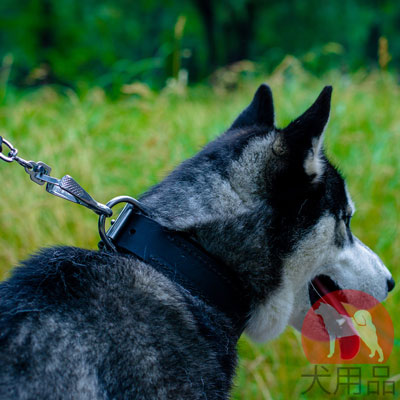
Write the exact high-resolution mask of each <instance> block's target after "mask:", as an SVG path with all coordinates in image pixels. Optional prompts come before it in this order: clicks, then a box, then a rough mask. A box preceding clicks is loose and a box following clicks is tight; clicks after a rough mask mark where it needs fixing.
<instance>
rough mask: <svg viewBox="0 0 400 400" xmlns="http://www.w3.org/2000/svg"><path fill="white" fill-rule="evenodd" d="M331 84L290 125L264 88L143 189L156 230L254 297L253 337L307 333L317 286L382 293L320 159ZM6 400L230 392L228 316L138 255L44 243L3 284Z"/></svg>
mask: <svg viewBox="0 0 400 400" xmlns="http://www.w3.org/2000/svg"><path fill="white" fill-rule="evenodd" d="M330 97H331V88H330V87H326V88H325V89H324V90H323V91H322V93H321V94H320V96H319V97H318V99H317V100H316V102H315V103H314V104H313V105H312V106H311V107H310V108H309V109H308V110H307V111H306V112H305V113H304V114H303V115H302V116H301V117H299V118H297V119H296V120H295V121H293V122H292V123H291V124H290V125H289V126H288V127H287V128H285V129H277V128H276V127H275V126H274V110H273V103H272V94H271V91H270V89H269V88H268V87H267V86H266V85H262V86H261V87H260V88H259V89H258V91H257V93H256V95H255V97H254V99H253V101H252V103H251V104H250V105H249V107H247V108H246V109H245V110H244V111H243V113H242V114H241V115H240V116H239V117H238V118H237V120H236V121H235V122H234V123H233V125H232V126H231V128H230V129H228V131H226V132H225V133H224V134H223V135H221V136H220V137H219V138H218V139H216V140H215V141H214V142H212V143H210V144H209V145H208V146H206V147H205V148H204V149H203V150H202V151H201V152H200V153H198V154H197V155H196V156H194V157H193V158H191V159H189V160H187V161H185V162H183V163H182V164H181V165H180V166H179V167H178V168H177V169H176V170H174V171H173V172H172V173H171V174H170V175H169V176H168V177H166V178H165V179H164V180H163V181H162V182H161V183H160V184H158V185H157V186H155V187H153V188H152V189H150V190H149V191H148V192H147V193H145V194H144V195H143V196H142V197H141V199H140V200H141V201H142V202H143V204H144V205H145V206H146V208H147V209H148V210H150V214H151V216H152V217H153V218H154V219H156V220H157V221H158V222H159V223H161V224H162V225H164V226H166V227H168V228H171V229H175V230H179V231H185V232H189V233H190V234H191V235H192V237H193V238H194V239H195V240H197V241H198V242H199V244H200V245H201V246H202V247H203V248H204V249H206V250H207V251H209V252H210V253H211V254H213V255H215V256H217V257H219V258H220V259H222V260H223V261H224V262H225V263H226V264H227V265H228V266H229V267H230V268H231V269H232V271H233V272H234V273H235V274H236V275H237V277H238V278H239V279H240V281H241V282H242V285H243V288H244V290H245V291H246V295H247V296H250V298H251V300H252V301H251V309H250V310H249V322H248V325H247V327H246V332H247V334H248V335H249V336H250V337H252V338H253V339H255V340H268V339H270V338H272V337H275V336H277V335H279V334H280V333H281V332H282V331H283V330H284V329H285V327H286V326H287V325H288V324H289V323H290V324H292V325H293V326H295V327H296V328H298V329H300V328H301V323H302V320H303V318H304V316H305V313H306V312H307V310H308V309H309V307H310V306H311V304H310V300H309V296H308V285H309V282H310V281H311V280H312V279H313V278H314V277H315V276H316V275H318V274H322V273H323V274H326V275H329V276H330V277H331V278H332V279H333V280H334V281H335V282H336V283H337V284H338V285H339V286H340V287H342V288H345V289H349V288H351V289H359V290H364V291H366V292H368V293H370V294H371V295H373V296H375V297H376V298H378V300H383V299H384V298H385V297H386V295H387V291H388V280H389V279H391V275H390V273H389V271H388V270H387V269H386V268H385V267H384V265H383V264H382V262H381V261H380V259H379V258H378V257H377V256H376V255H375V254H374V253H373V252H372V251H371V250H370V249H368V248H367V247H366V246H365V245H364V244H362V243H361V242H360V241H359V240H358V239H356V238H355V237H354V236H353V235H352V233H351V231H350V226H349V223H348V222H349V219H350V216H351V215H352V213H353V212H354V207H353V205H352V203H351V199H350V197H349V195H348V193H347V189H346V187H345V183H344V181H343V179H342V177H341V176H340V174H339V173H338V172H337V170H336V169H335V168H334V167H333V166H332V165H331V164H330V163H329V161H328V160H327V159H326V157H325V155H324V151H323V145H322V141H323V136H322V134H323V132H324V130H325V127H326V124H327V122H328V119H329V110H330ZM0 313H1V314H0V398H1V399H7V398H21V399H34V398H42V399H45V398H60V399H70V398H71V399H128V398H129V399H156V398H157V399H169V398H172V399H226V398H228V397H229V390H230V387H231V382H232V378H233V374H234V368H235V364H236V350H235V347H236V342H237V339H238V338H237V337H236V336H235V335H234V334H233V333H232V332H233V329H232V326H231V323H230V321H229V320H228V319H227V318H226V317H225V316H224V315H223V314H222V313H221V312H218V311H217V310H216V309H214V308H212V307H211V306H209V305H206V304H204V303H203V302H202V301H201V300H200V299H198V298H195V297H193V296H191V295H190V293H188V292H187V291H186V290H185V289H183V288H182V287H180V286H179V285H177V284H175V283H173V282H171V281H169V280H168V279H167V278H165V277H163V276H162V275H160V274H159V273H158V272H156V271H155V270H154V269H153V268H152V267H151V266H149V265H146V264H143V263H141V262H139V261H138V260H136V259H135V258H134V257H128V256H121V255H117V254H113V255H111V254H106V253H99V252H95V251H89V250H82V249H74V248H64V247H63V248H53V249H48V250H43V251H41V252H40V253H38V254H37V255H36V256H34V257H32V258H31V259H30V260H27V261H25V262H24V263H22V265H21V266H20V267H19V268H16V269H15V272H14V275H13V276H12V277H11V278H10V279H9V280H8V281H7V282H5V283H3V284H2V285H1V286H0Z"/></svg>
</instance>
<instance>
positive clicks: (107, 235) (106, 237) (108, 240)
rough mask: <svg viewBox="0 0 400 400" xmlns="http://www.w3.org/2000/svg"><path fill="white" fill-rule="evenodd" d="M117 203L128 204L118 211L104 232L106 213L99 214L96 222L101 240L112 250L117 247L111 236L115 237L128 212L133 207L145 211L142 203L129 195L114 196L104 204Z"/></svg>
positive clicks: (113, 204) (110, 206) (109, 205)
mask: <svg viewBox="0 0 400 400" xmlns="http://www.w3.org/2000/svg"><path fill="white" fill-rule="evenodd" d="M119 203H128V204H127V205H126V206H125V207H124V208H123V210H122V211H121V212H120V214H119V215H118V217H117V219H116V220H115V222H114V224H113V225H112V226H111V228H110V229H109V230H108V231H107V232H106V229H105V222H106V218H107V215H104V214H102V215H100V217H99V224H98V226H99V235H100V238H101V240H102V241H103V243H104V244H105V245H106V246H107V247H108V248H110V249H111V250H113V251H117V248H116V247H115V245H114V243H113V242H112V238H115V237H116V235H117V232H118V230H119V229H120V228H121V227H122V226H123V224H124V222H125V221H126V219H127V218H128V217H129V215H130V213H131V212H132V209H133V207H136V208H138V209H139V210H140V211H141V212H143V213H144V214H146V211H145V210H144V208H143V205H142V204H141V203H140V202H139V201H137V200H136V199H134V198H133V197H129V196H118V197H114V198H113V199H111V200H110V201H109V202H108V203H107V204H106V206H107V207H109V208H112V207H114V206H115V205H117V204H119ZM132 206H133V207H132Z"/></svg>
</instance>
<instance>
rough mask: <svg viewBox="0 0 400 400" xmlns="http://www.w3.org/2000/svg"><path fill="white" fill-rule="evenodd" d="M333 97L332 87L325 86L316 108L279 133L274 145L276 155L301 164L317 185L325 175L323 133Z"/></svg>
mask: <svg viewBox="0 0 400 400" xmlns="http://www.w3.org/2000/svg"><path fill="white" fill-rule="evenodd" d="M331 96H332V86H325V88H324V89H323V90H322V92H321V93H320V95H319V96H318V98H317V100H316V101H315V102H314V104H313V105H312V106H311V107H310V108H309V109H308V110H307V111H306V112H305V113H304V114H302V115H301V116H300V117H298V118H297V119H296V120H294V121H293V122H291V123H290V124H289V125H288V126H287V127H286V128H285V129H283V130H282V131H280V132H279V133H278V135H277V137H276V140H275V142H274V145H273V150H274V152H275V154H278V155H287V156H288V157H290V159H294V160H295V159H298V160H300V161H301V162H302V164H303V167H304V170H305V172H306V174H308V175H309V176H310V177H311V179H312V180H313V182H317V181H318V179H319V178H320V177H321V175H322V174H323V172H324V163H323V159H322V155H323V154H322V145H323V136H324V135H323V133H324V130H325V127H326V125H327V123H328V120H329V113H330V108H331Z"/></svg>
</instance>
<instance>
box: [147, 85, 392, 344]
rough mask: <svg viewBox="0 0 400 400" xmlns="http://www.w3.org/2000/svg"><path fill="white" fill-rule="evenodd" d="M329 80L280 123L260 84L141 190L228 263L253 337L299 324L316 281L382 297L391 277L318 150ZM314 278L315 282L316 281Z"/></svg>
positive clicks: (172, 224) (165, 220) (166, 220)
mask: <svg viewBox="0 0 400 400" xmlns="http://www.w3.org/2000/svg"><path fill="white" fill-rule="evenodd" d="M331 92H332V89H331V87H325V88H324V89H323V91H322V92H321V94H320V95H319V97H318V98H317V100H316V101H315V103H314V104H313V105H312V106H311V107H310V108H309V109H308V110H307V111H306V112H305V113H304V114H302V115H301V116H300V117H299V118H297V119H296V120H294V121H293V122H292V123H290V124H289V125H288V126H287V127H286V128H284V129H278V128H276V127H275V125H274V108H273V101H272V94H271V90H270V89H269V87H268V86H266V85H262V86H260V88H259V89H258V90H257V92H256V94H255V96H254V99H253V101H252V102H251V104H250V105H249V106H248V107H247V108H246V109H245V110H244V111H243V112H242V113H241V114H240V115H239V117H238V118H237V119H236V120H235V122H234V123H233V124H232V126H231V127H230V128H229V129H228V131H226V132H225V133H224V134H223V135H221V136H220V137H219V138H217V139H216V140H215V141H214V142H212V143H210V144H209V145H208V146H206V147H205V148H204V149H203V150H202V151H201V152H200V153H198V154H197V155H196V156H195V157H193V158H192V159H189V160H187V161H185V162H184V163H183V164H181V165H180V166H179V167H178V168H177V169H176V170H174V171H173V172H172V173H171V174H170V175H169V176H168V177H167V178H166V179H165V180H164V181H162V182H161V183H160V184H159V185H157V186H155V187H154V188H152V189H151V190H150V191H149V192H147V193H146V194H145V195H144V196H143V197H142V199H141V200H142V202H144V203H145V204H146V205H147V206H148V207H149V208H150V209H152V210H155V211H154V215H153V217H154V218H156V219H158V220H159V222H161V223H162V224H164V225H166V226H168V227H169V228H172V229H178V230H183V231H187V232H190V233H191V234H192V235H193V237H194V238H195V239H196V240H197V241H198V242H199V243H200V244H201V245H202V246H203V247H204V248H205V249H206V250H208V251H209V252H210V253H212V254H214V255H216V256H218V257H219V258H220V259H222V260H224V261H225V263H226V264H227V265H228V266H230V267H231V268H232V269H234V270H235V271H236V273H237V275H238V276H239V278H240V279H241V281H242V283H243V287H244V288H245V290H246V291H247V294H248V295H249V296H250V297H251V300H252V309H251V312H250V318H249V323H248V326H247V329H246V332H247V333H248V334H249V335H250V337H252V338H253V339H255V340H257V341H261V340H267V339H270V338H272V337H274V336H276V335H278V334H279V333H281V332H282V331H283V330H284V328H285V327H286V326H287V324H289V323H290V324H292V325H293V326H294V327H296V328H297V329H301V326H302V321H303V319H304V317H305V315H306V312H307V311H308V309H309V308H310V307H311V305H312V302H313V301H315V300H316V297H317V298H318V295H319V294H320V293H318V291H317V290H311V289H310V288H312V287H313V285H312V284H313V282H316V280H318V282H319V283H320V285H322V286H323V287H324V288H325V289H326V290H327V291H329V290H337V289H356V290H362V291H364V292H367V293H369V294H371V295H372V296H374V297H375V298H377V299H378V300H379V301H382V300H384V299H385V297H386V296H387V292H388V290H390V289H391V288H392V287H393V285H394V282H393V279H392V277H391V275H390V273H389V271H388V270H387V269H386V267H385V266H384V265H383V263H382V261H381V260H380V259H379V257H378V256H377V255H376V254H375V253H374V252H372V251H371V250H370V249H369V248H368V247H367V246H366V245H364V244H363V243H362V242H361V241H360V240H358V239H357V238H356V237H355V236H354V235H353V234H352V232H351V229H350V219H351V217H352V216H353V214H354V211H355V208H354V205H353V202H352V200H351V198H350V195H349V193H348V190H347V188H346V184H345V182H344V180H343V178H342V177H341V175H340V173H339V172H338V171H337V170H336V169H335V168H334V167H333V166H332V165H331V163H330V162H329V161H328V159H327V158H326V156H325V153H324V147H323V136H324V130H325V127H326V125H327V123H328V119H329V113H330V101H331ZM314 287H315V285H314Z"/></svg>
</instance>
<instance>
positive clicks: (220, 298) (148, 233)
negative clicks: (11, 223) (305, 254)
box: [107, 204, 249, 335]
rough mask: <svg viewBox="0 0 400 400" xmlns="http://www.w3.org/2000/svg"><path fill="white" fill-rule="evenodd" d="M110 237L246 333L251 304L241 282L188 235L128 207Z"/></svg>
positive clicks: (239, 330)
mask: <svg viewBox="0 0 400 400" xmlns="http://www.w3.org/2000/svg"><path fill="white" fill-rule="evenodd" d="M107 236H108V237H109V238H110V239H111V241H112V242H113V243H114V245H115V247H116V248H117V250H118V251H120V252H123V253H128V254H133V255H135V256H136V257H138V258H139V259H140V260H142V261H145V262H146V263H149V264H150V265H152V266H153V267H154V268H155V269H156V270H157V271H159V272H161V273H162V274H164V275H165V276H167V277H168V278H169V279H170V280H172V281H175V282H177V283H178V284H180V285H181V286H183V287H184V288H186V289H187V290H189V291H190V293H191V294H192V295H194V296H198V297H200V298H202V299H203V300H204V301H205V302H206V303H208V304H209V305H211V306H214V307H216V308H217V309H219V310H220V311H222V312H223V313H225V314H226V315H227V316H228V317H229V318H230V319H231V320H232V322H233V324H234V326H235V330H236V333H237V334H238V335H240V334H241V333H242V332H243V330H244V328H245V325H246V322H247V318H248V312H249V301H248V299H247V297H246V296H245V292H244V290H243V289H242V288H241V285H240V282H239V281H238V280H237V279H236V277H235V276H234V275H233V274H232V271H231V270H230V269H229V268H228V267H227V266H226V265H224V263H222V262H221V261H220V260H217V259H216V258H215V257H213V256H211V255H210V254H208V253H207V252H206V251H205V250H204V249H203V248H201V247H200V246H199V245H198V244H197V243H196V242H195V241H193V240H192V239H191V238H190V237H189V236H188V235H187V234H184V233H182V232H177V231H172V230H169V229H167V228H165V227H163V226H161V225H160V224H159V223H158V222H156V221H155V220H153V219H151V218H149V217H147V216H146V215H144V214H143V213H142V212H141V211H140V210H138V209H137V208H136V207H132V206H131V205H130V204H128V205H127V206H125V208H124V209H123V210H122V212H121V214H120V215H119V216H118V218H117V220H116V221H115V222H114V224H113V225H112V226H111V228H110V229H109V231H108V232H107Z"/></svg>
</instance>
